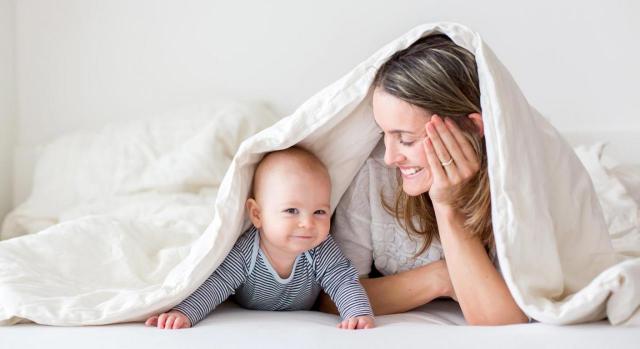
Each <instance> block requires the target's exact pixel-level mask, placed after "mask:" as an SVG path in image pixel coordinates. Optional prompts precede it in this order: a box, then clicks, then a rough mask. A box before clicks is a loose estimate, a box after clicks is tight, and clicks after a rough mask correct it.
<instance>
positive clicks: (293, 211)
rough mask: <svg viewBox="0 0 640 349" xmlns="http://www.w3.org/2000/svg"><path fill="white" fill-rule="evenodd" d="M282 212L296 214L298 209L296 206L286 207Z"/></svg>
mask: <svg viewBox="0 0 640 349" xmlns="http://www.w3.org/2000/svg"><path fill="white" fill-rule="evenodd" d="M283 212H286V213H289V214H298V209H297V208H288V209H286V210H284V211H283Z"/></svg>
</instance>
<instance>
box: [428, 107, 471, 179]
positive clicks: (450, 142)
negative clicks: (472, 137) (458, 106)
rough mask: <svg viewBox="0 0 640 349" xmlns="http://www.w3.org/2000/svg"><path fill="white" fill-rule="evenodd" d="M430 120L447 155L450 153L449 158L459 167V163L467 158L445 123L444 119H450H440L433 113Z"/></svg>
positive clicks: (447, 119)
mask: <svg viewBox="0 0 640 349" xmlns="http://www.w3.org/2000/svg"><path fill="white" fill-rule="evenodd" d="M431 120H432V121H433V124H434V125H435V128H436V130H437V131H438V136H440V139H441V140H442V142H443V144H444V146H445V148H446V150H447V152H448V153H449V155H451V158H452V159H453V161H454V162H455V164H456V165H457V166H458V167H459V166H460V164H463V163H464V162H466V160H467V159H466V157H465V155H464V153H463V152H462V149H461V148H460V145H459V144H458V139H457V138H456V137H455V136H454V135H453V134H452V131H451V130H450V129H449V125H448V123H446V121H450V119H449V118H446V119H445V121H442V119H441V118H440V117H439V116H437V115H434V116H433V117H432V118H431ZM463 138H464V136H463ZM443 160H446V159H443Z"/></svg>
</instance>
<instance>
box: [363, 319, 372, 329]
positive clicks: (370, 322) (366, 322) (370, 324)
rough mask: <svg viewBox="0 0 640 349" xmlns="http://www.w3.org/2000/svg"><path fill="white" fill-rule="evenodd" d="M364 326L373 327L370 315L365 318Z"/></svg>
mask: <svg viewBox="0 0 640 349" xmlns="http://www.w3.org/2000/svg"><path fill="white" fill-rule="evenodd" d="M362 328H363V329H365V330H367V329H370V328H373V319H372V318H370V317H367V318H365V320H364V324H363V326H362Z"/></svg>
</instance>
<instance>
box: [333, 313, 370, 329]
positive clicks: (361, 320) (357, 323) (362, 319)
mask: <svg viewBox="0 0 640 349" xmlns="http://www.w3.org/2000/svg"><path fill="white" fill-rule="evenodd" d="M374 326H375V324H374V323H373V317H371V316H356V317H352V318H350V319H345V320H343V321H342V322H341V323H339V324H338V328H341V329H343V330H361V329H367V328H373V327H374Z"/></svg>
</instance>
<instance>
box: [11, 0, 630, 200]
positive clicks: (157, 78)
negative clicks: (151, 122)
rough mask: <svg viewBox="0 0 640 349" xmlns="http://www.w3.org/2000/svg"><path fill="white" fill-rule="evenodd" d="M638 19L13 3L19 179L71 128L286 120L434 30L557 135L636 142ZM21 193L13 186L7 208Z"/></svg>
mask: <svg viewBox="0 0 640 349" xmlns="http://www.w3.org/2000/svg"><path fill="white" fill-rule="evenodd" d="M638 14H640V5H639V3H638V2H636V1H633V0H627V1H624V0H618V1H589V0H586V1H585V0H567V1H535V2H534V1H528V2H521V1H500V0H494V1H451V0H450V1H436V0H412V1H395V2H391V1H371V0H357V1H340V0H328V1H313V2H311V1H296V0H286V1H252V2H248V1H235V2H230V1H211V0H182V1H178V0H175V1H170V0H137V1H130V0H109V1H104V0H56V1H53V0H21V1H19V2H18V4H17V19H16V21H17V34H16V37H17V57H18V58H17V59H18V63H19V64H18V78H17V79H18V90H19V91H20V92H19V96H18V99H19V102H18V105H19V111H20V114H19V120H18V123H19V129H18V144H19V146H20V149H19V150H20V151H23V152H25V153H26V154H22V155H26V156H25V157H20V159H18V163H17V167H18V169H17V171H18V173H23V172H24V171H27V170H29V166H31V163H30V161H31V160H28V158H29V154H28V152H29V149H31V148H32V146H33V145H36V144H39V143H42V142H46V141H48V140H50V139H52V138H53V137H54V136H56V135H58V134H60V133H62V132H64V131H66V130H71V129H77V128H85V127H92V126H95V125H100V124H103V123H106V122H108V121H112V120H121V119H125V118H129V117H132V116H136V115H140V114H149V113H154V112H159V111H162V110H165V109H166V108H169V107H171V106H175V105H179V104H183V103H186V102H189V101H193V100H200V99H203V98H208V97H210V96H215V95H226V96H232V97H243V98H248V99H263V100H267V101H271V102H272V103H273V104H274V105H275V106H276V107H277V110H279V111H280V112H281V113H282V114H283V115H284V114H287V113H289V112H291V111H292V110H294V108H295V107H296V106H297V105H299V104H300V103H301V102H303V101H304V100H305V99H306V98H308V97H309V96H311V95H312V94H314V93H315V92H317V91H318V90H319V89H321V88H322V87H324V86H326V85H327V84H329V83H331V82H332V81H334V80H336V79H338V78H339V77H340V76H342V75H343V74H344V73H346V72H347V71H349V70H350V69H351V68H352V67H354V66H355V65H356V64H357V63H359V62H360V61H362V60H363V59H365V58H366V57H368V56H369V55H370V54H371V53H373V52H374V51H376V50H377V49H378V48H380V47H381V46H382V45H384V44H385V43H387V42H389V41H390V40H392V39H394V38H395V37H397V36H399V35H401V34H402V33H404V32H406V31H408V30H409V29H410V28H412V27H414V26H415V25H418V24H421V23H426V22H432V21H438V20H448V21H457V22H460V23H464V24H466V25H468V26H470V27H471V28H473V29H475V30H476V31H478V32H480V33H481V34H482V36H483V37H484V38H485V39H486V40H487V41H488V42H489V44H490V45H491V46H492V48H493V49H494V51H495V52H496V54H497V55H498V57H500V58H501V59H502V60H503V62H504V63H505V65H506V66H507V67H508V68H510V70H511V72H512V73H513V75H514V77H515V79H516V81H518V82H519V83H520V85H521V87H522V88H523V90H524V92H525V94H526V95H527V96H528V97H529V99H530V101H531V102H532V103H533V104H534V105H536V106H537V107H538V109H539V110H541V111H542V112H543V113H545V114H546V115H547V116H548V117H550V118H551V120H552V122H553V123H554V124H556V125H557V126H558V127H559V128H560V129H576V128H577V129H580V128H587V129H598V128H602V129H607V130H615V129H635V130H639V131H640V118H639V117H638V116H637V113H638V110H640V108H639V107H640V98H638V97H640V96H638V92H637V91H638V88H637V86H636V82H637V81H640V66H639V65H638V64H637V62H639V61H640V47H639V45H637V42H638V37H639V34H640V23H639V22H638V21H637V18H638ZM21 159H27V160H21ZM25 178H26V179H25ZM18 180H25V181H26V180H28V177H24V176H23V175H20V176H19V178H18ZM25 195H26V193H25V192H24V190H21V189H16V193H15V201H16V202H19V201H21V200H22V199H23V198H24V196H25Z"/></svg>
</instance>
